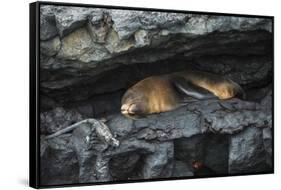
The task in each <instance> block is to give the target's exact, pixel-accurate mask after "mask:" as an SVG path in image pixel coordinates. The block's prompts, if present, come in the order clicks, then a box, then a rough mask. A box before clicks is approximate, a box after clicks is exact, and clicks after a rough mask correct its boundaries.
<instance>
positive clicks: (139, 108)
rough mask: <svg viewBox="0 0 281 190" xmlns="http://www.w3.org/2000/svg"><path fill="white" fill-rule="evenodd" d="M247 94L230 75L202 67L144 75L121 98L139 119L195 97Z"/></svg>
mask: <svg viewBox="0 0 281 190" xmlns="http://www.w3.org/2000/svg"><path fill="white" fill-rule="evenodd" d="M235 96H239V97H241V98H243V99H244V98H245V92H244V91H243V89H242V88H241V86H240V85H239V84H237V83H235V82H234V81H232V80H231V79H229V78H226V77H223V76H219V75H215V74H212V73H207V72H202V71H193V70H187V71H181V72H175V73H170V74H164V75H158V76H151V77H148V78H145V79H143V80H141V81H139V82H138V83H136V84H135V85H133V86H132V87H131V88H129V89H128V90H127V91H126V92H125V94H124V95H123V97H122V100H121V113H122V114H123V115H125V116H127V117H129V118H132V119H136V118H139V117H143V116H146V115H148V114H153V113H160V112H166V111H170V110H173V109H176V108H178V107H179V106H182V105H185V104H187V103H188V98H190V97H192V98H195V99H196V100H205V99H213V98H214V99H220V100H226V99H230V98H233V97H235Z"/></svg>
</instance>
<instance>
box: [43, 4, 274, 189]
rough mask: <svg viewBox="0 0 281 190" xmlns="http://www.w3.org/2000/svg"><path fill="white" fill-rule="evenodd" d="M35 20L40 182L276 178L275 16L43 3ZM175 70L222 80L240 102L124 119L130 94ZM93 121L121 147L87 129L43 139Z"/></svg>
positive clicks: (209, 102) (209, 103) (193, 105)
mask: <svg viewBox="0 0 281 190" xmlns="http://www.w3.org/2000/svg"><path fill="white" fill-rule="evenodd" d="M40 13H41V17H40V27H41V28H40V39H41V42H40V94H41V97H40V99H41V102H40V108H41V113H40V125H41V126H40V127H41V128H40V131H41V151H40V155H41V179H42V184H44V185H51V184H56V185H59V184H71V183H78V182H79V183H84V182H102V181H112V180H113V181H119V180H137V179H150V178H167V177H187V176H202V175H223V174H237V173H261V172H272V170H273V168H272V166H273V163H272V154H273V149H272V88H273V85H272V82H273V81H272V73H273V72H272V69H273V67H272V63H273V57H272V52H273V49H272V47H273V45H272V31H271V30H272V23H271V19H269V18H262V17H259V18H247V17H241V16H235V17H233V16H214V15H199V14H183V13H165V12H146V11H124V10H122V11H121V10H111V9H97V8H80V7H69V6H67V7H64V6H45V5H44V6H41V10H40ZM183 69H195V70H202V71H207V72H211V73H216V74H220V75H224V76H227V77H229V78H231V79H232V80H234V81H236V82H237V83H239V84H240V85H242V87H243V88H244V90H245V91H246V93H247V100H239V99H236V98H234V99H231V100H226V101H214V100H206V101H200V102H195V103H191V104H189V105H187V106H184V107H181V108H179V109H177V110H174V111H171V112H166V113H160V114H154V115H151V116H148V117H147V118H143V119H139V120H130V119H127V118H125V117H124V116H122V115H121V114H120V100H121V97H122V95H123V93H124V92H125V91H126V89H127V88H128V87H130V86H131V85H133V84H135V83H136V82H137V81H139V80H141V79H143V78H145V77H148V76H151V75H157V74H164V73H170V72H174V71H179V70H183ZM89 118H95V119H101V118H106V119H107V122H106V125H107V126H108V127H109V129H110V131H111V133H112V135H113V136H114V138H116V139H117V140H118V141H119V142H120V145H119V146H118V147H114V146H111V145H110V144H107V142H105V141H103V140H102V138H101V136H100V135H99V134H97V130H93V126H91V125H85V124H81V125H79V127H78V128H77V129H75V130H74V131H71V132H70V133H68V134H63V135H61V136H59V137H55V138H51V139H48V140H47V139H46V138H45V135H48V134H51V133H54V132H56V131H58V130H60V129H64V128H65V127H67V126H69V125H72V124H73V123H76V122H79V121H81V120H84V119H89ZM194 162H198V163H202V164H203V166H204V167H203V168H199V169H196V168H194V166H193V163H194Z"/></svg>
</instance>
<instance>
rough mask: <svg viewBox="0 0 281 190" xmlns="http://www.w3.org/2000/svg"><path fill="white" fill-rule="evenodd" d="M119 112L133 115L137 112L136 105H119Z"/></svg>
mask: <svg viewBox="0 0 281 190" xmlns="http://www.w3.org/2000/svg"><path fill="white" fill-rule="evenodd" d="M121 112H122V114H125V115H128V114H130V115H134V114H136V112H138V109H137V105H136V104H123V105H122V106H121Z"/></svg>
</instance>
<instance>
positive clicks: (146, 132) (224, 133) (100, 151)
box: [41, 93, 272, 182]
mask: <svg viewBox="0 0 281 190" xmlns="http://www.w3.org/2000/svg"><path fill="white" fill-rule="evenodd" d="M268 94H269V95H268V96H270V93H268ZM264 99H267V96H266V97H264ZM206 102H208V104H209V105H208V107H206V105H205V102H204V101H203V102H197V103H192V104H190V105H188V106H186V107H182V108H179V109H177V110H175V111H171V112H166V113H161V114H155V115H151V116H149V117H147V118H144V119H139V120H135V121H133V120H131V119H127V118H125V117H124V116H122V115H120V114H117V115H113V116H110V117H109V118H108V121H107V122H106V124H107V126H108V127H109V129H110V131H111V133H112V134H113V135H114V136H115V138H116V139H118V140H119V141H120V145H119V146H118V147H112V146H110V145H107V144H106V143H104V141H101V140H100V138H99V136H97V135H96V134H95V133H93V132H92V131H93V130H91V126H85V125H81V126H80V127H78V128H77V129H75V130H74V131H73V133H72V135H71V136H69V139H68V141H69V142H72V143H71V144H72V146H66V145H65V149H67V150H68V149H69V150H68V152H73V151H75V153H76V154H73V155H72V159H74V160H75V156H77V160H78V162H79V172H78V171H77V175H79V182H98V181H111V180H124V179H129V180H130V179H151V178H165V177H171V176H181V175H184V174H187V176H192V175H194V174H195V176H196V173H193V172H194V171H193V170H192V163H193V161H200V162H202V163H204V165H205V166H206V167H207V168H208V169H209V170H211V171H212V172H213V173H214V174H236V173H256V172H266V171H271V169H272V168H271V163H269V162H268V161H269V160H270V159H269V158H271V156H270V155H271V152H272V150H271V146H270V145H269V144H268V143H269V142H270V141H269V139H270V138H271V136H270V134H269V133H268V132H269V131H270V129H271V128H272V113H271V112H270V111H267V112H264V110H267V108H266V107H261V106H260V105H261V104H258V103H254V102H247V101H242V100H239V99H232V100H228V101H224V102H223V103H224V105H223V106H222V105H221V102H220V101H214V102H210V101H206ZM262 102H263V101H262ZM234 104H235V105H236V106H237V107H236V108H239V111H237V110H235V109H233V107H231V106H233V105H234ZM267 106H268V107H271V105H270V104H268V105H267ZM207 112H209V113H211V112H212V113H214V114H213V115H212V116H211V117H208V116H209V115H210V114H206V113H207ZM237 112H239V114H237ZM240 112H242V113H240ZM243 112H246V113H247V116H248V117H249V118H251V120H248V119H247V118H245V117H244V114H243ZM222 114H224V115H228V114H229V115H230V116H229V117H225V118H222V117H220V115H222ZM206 118H207V119H206ZM217 118H220V122H221V123H223V124H224V127H223V126H221V128H219V129H217V123H216V122H217ZM236 121H239V122H237V123H236ZM226 124H231V126H232V127H229V126H228V125H226ZM206 126H208V127H207V128H206ZM61 138H65V137H64V136H62V137H60V136H59V137H55V138H53V139H48V140H46V139H45V138H44V137H42V141H41V144H42V146H45V148H44V149H45V151H44V152H43V153H42V155H41V158H44V157H48V156H47V155H46V154H47V153H48V152H47V151H46V149H47V148H48V149H50V150H53V149H54V147H53V146H52V144H54V143H56V142H57V141H58V139H61ZM46 147H47V148H46ZM42 149H43V148H42ZM52 156H58V157H59V158H58V159H57V160H58V162H66V160H65V159H66V158H65V157H64V156H65V154H64V153H63V152H57V154H55V155H52ZM67 159H69V158H67ZM77 160H76V161H77ZM178 161H180V162H183V163H185V164H184V165H183V164H182V163H180V164H179V163H178ZM50 162H52V159H50ZM122 163H123V164H122ZM125 163H126V164H125ZM54 166H56V165H55V164H54V163H52V164H49V167H54ZM179 168H183V170H182V171H181V172H179V173H178V174H177V173H175V171H177V170H179ZM190 168H191V169H190ZM43 171H44V173H46V174H45V175H47V176H48V175H51V174H49V173H48V171H49V170H47V169H45V170H43ZM65 172H67V170H66V171H65ZM198 175H199V174H198ZM200 175H204V173H203V174H202V173H200ZM69 180H71V178H69ZM62 181H63V179H62Z"/></svg>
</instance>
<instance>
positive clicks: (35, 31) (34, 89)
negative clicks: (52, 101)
mask: <svg viewBox="0 0 281 190" xmlns="http://www.w3.org/2000/svg"><path fill="white" fill-rule="evenodd" d="M42 5H54V6H66V7H67V6H71V7H89V8H106V9H120V10H141V11H157V12H169V13H190V14H195V15H196V14H198V15H200V14H207V15H215V16H233V17H248V18H266V19H271V20H272V29H271V31H272V33H271V34H272V70H273V72H272V78H271V80H272V110H271V111H272V170H271V171H265V172H259V173H247V174H243V173H238V174H229V175H209V176H208V175H206V176H200V177H196V176H195V177H171V178H157V179H142V180H129V181H127V180H119V181H108V182H93V183H76V184H64V185H42V184H41V183H40V181H41V179H40V90H39V89H40V6H42ZM29 6H30V9H29V10H30V13H29V15H30V18H29V22H30V23H29V27H30V29H29V31H30V37H29V39H30V51H29V52H30V81H29V84H30V97H29V101H30V106H29V107H30V110H29V121H30V128H29V150H30V152H29V185H30V186H31V187H33V188H54V187H70V186H87V185H100V184H118V183H132V182H148V181H162V180H179V179H193V178H209V177H212V178H213V177H231V176H240V175H257V174H272V173H274V17H273V16H262V15H247V14H233V13H216V12H199V11H186V10H167V9H154V8H153V9H150V8H139V7H138V8H137V7H120V6H108V5H106V6H105V5H91V4H77V3H61V2H45V1H44V2H40V1H38V2H34V3H30V5H29Z"/></svg>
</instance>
